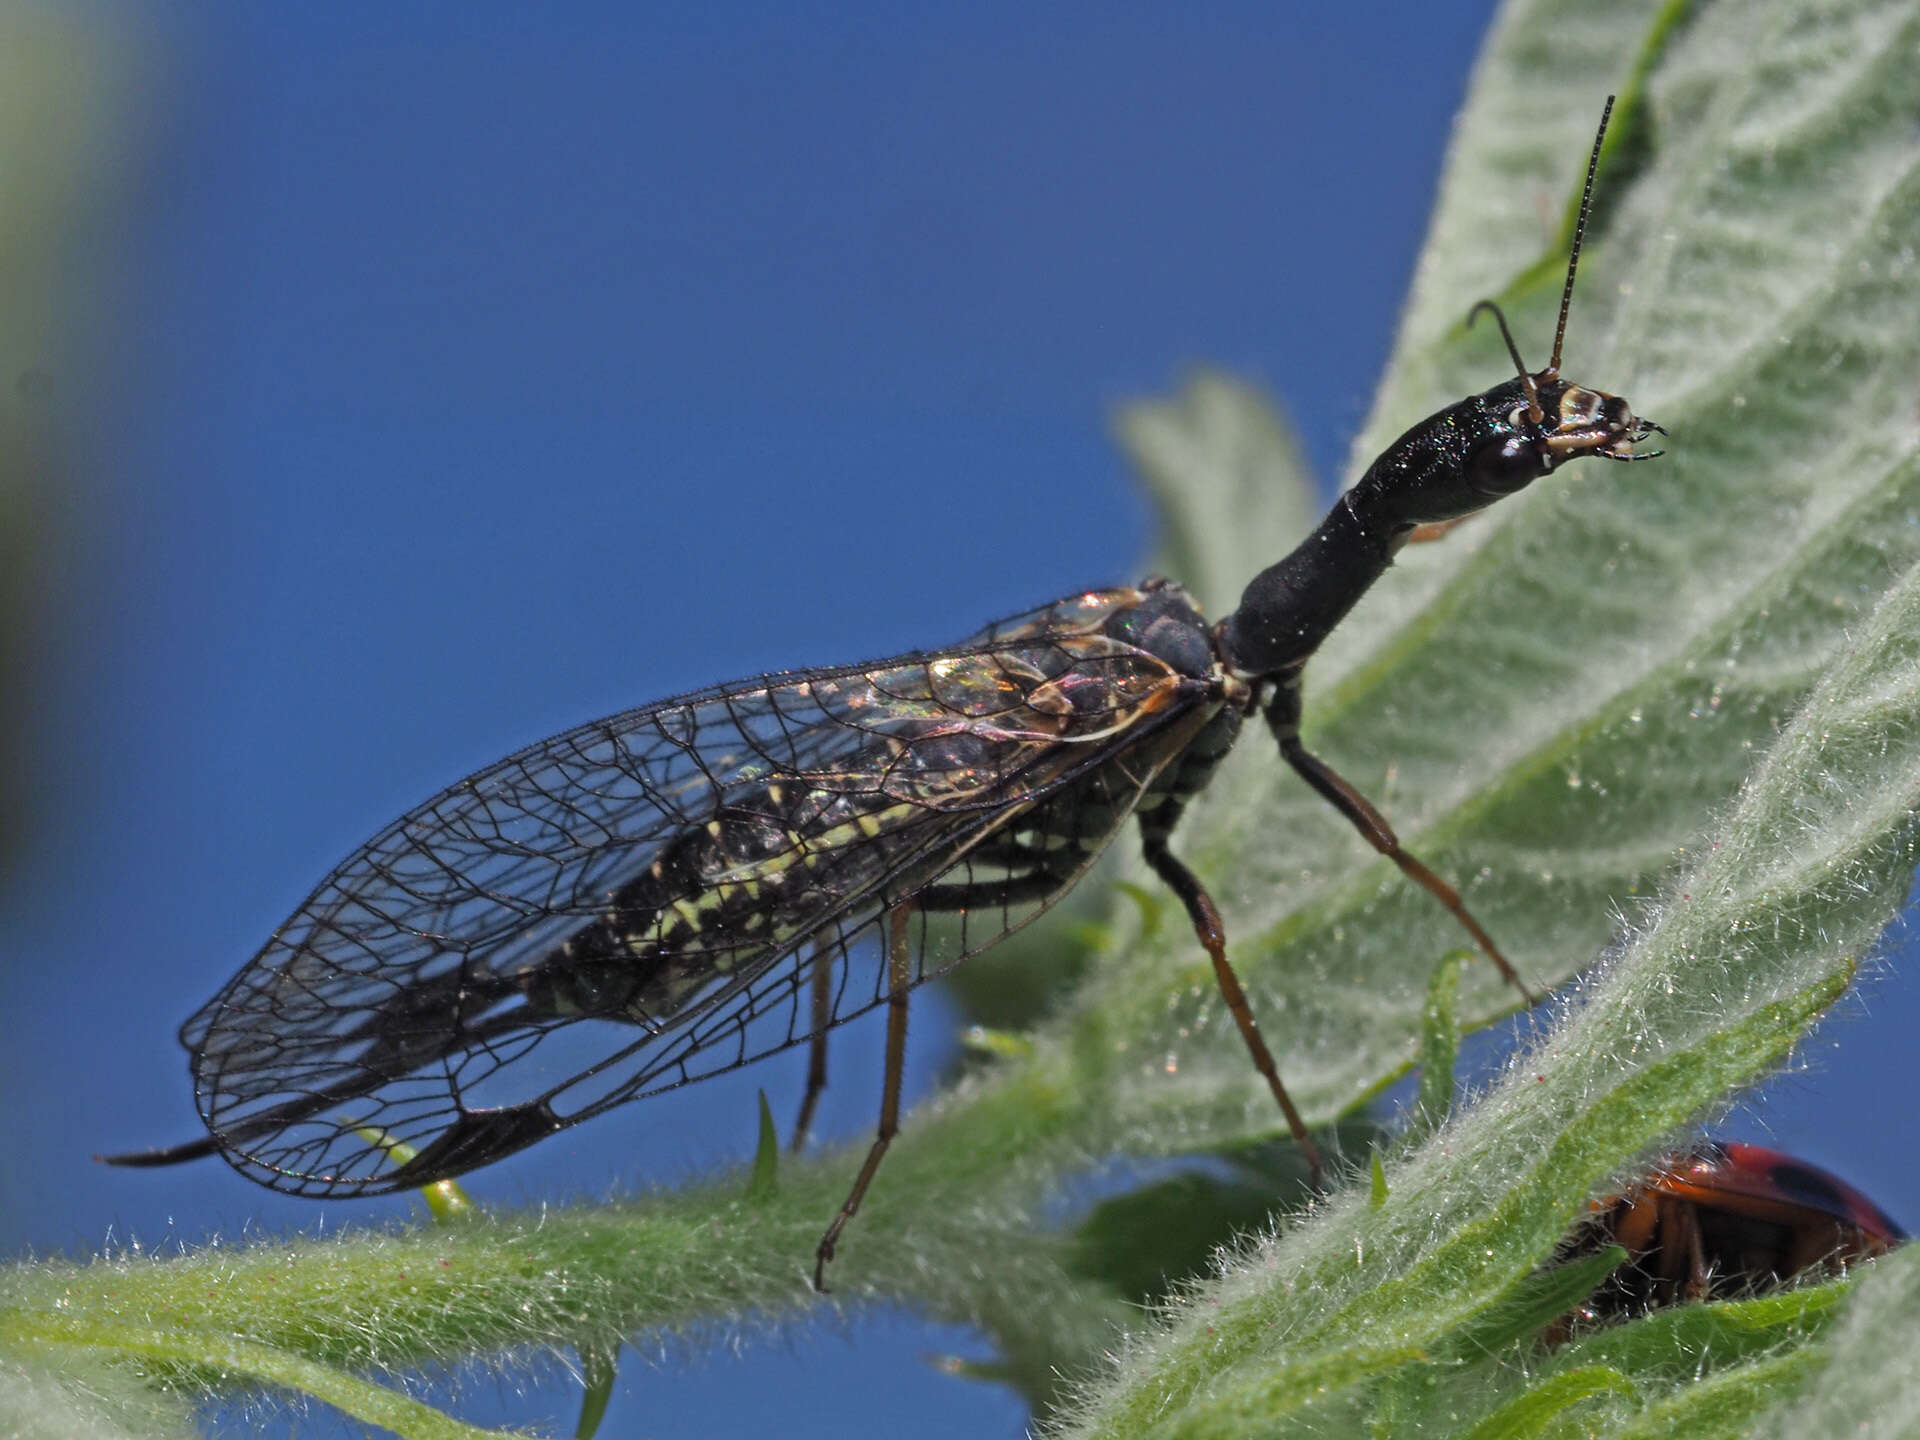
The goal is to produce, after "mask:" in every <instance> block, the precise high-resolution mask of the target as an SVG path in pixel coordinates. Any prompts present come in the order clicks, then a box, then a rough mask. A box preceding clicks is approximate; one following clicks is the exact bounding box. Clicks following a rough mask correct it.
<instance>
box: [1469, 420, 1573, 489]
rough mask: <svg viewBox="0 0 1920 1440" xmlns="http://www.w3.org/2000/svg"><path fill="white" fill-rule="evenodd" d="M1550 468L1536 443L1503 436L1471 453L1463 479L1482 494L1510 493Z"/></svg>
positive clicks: (1513, 436) (1514, 436) (1522, 438)
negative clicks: (1465, 478)
mask: <svg viewBox="0 0 1920 1440" xmlns="http://www.w3.org/2000/svg"><path fill="white" fill-rule="evenodd" d="M1552 468H1553V467H1552V465H1551V464H1550V463H1549V462H1548V460H1547V457H1546V456H1545V455H1544V454H1542V452H1541V447H1540V446H1539V445H1537V444H1535V443H1534V442H1533V441H1531V440H1528V439H1526V438H1525V437H1524V436H1520V435H1506V436H1502V437H1501V438H1500V439H1498V440H1490V441H1488V442H1487V443H1486V444H1485V445H1482V446H1481V447H1480V448H1479V449H1478V450H1476V451H1474V452H1473V458H1472V459H1471V460H1469V461H1468V463H1467V478H1468V481H1469V482H1470V483H1471V484H1472V485H1473V487H1474V488H1475V489H1476V490H1479V491H1481V492H1482V493H1483V494H1487V495H1493V496H1500V495H1511V494H1513V493H1514V491H1516V490H1524V489H1526V488H1527V486H1529V485H1531V484H1532V483H1533V482H1534V481H1535V480H1538V479H1539V478H1540V477H1541V476H1542V475H1544V474H1546V473H1547V471H1548V470H1550V469H1552Z"/></svg>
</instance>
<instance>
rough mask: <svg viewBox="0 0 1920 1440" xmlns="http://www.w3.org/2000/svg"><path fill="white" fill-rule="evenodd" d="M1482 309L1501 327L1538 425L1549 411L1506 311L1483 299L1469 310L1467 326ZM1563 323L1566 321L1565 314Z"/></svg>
mask: <svg viewBox="0 0 1920 1440" xmlns="http://www.w3.org/2000/svg"><path fill="white" fill-rule="evenodd" d="M1482 310H1485V311H1487V312H1489V313H1490V314H1491V315H1492V316H1493V319H1494V323H1495V324H1496V325H1498V326H1499V327H1500V338H1501V339H1502V340H1504V341H1506V342H1507V354H1509V355H1511V356H1512V357H1513V368H1514V369H1515V370H1518V371H1519V372H1520V388H1521V389H1523V390H1525V391H1526V392H1527V418H1528V419H1530V420H1531V421H1533V423H1534V424H1536V425H1538V424H1539V423H1540V422H1541V421H1542V420H1544V419H1545V418H1546V413H1547V412H1546V411H1544V410H1542V409H1541V408H1540V387H1539V386H1538V385H1536V384H1534V383H1533V374H1532V372H1531V371H1529V370H1528V369H1527V362H1526V361H1524V360H1522V359H1521V358H1520V347H1519V346H1518V345H1516V344H1514V343H1513V331H1511V330H1509V329H1508V328H1507V317H1506V314H1505V312H1504V311H1502V310H1501V309H1500V307H1499V306H1498V305H1496V304H1494V303H1493V301H1491V300H1482V301H1481V302H1480V303H1479V304H1477V305H1475V306H1474V307H1473V308H1472V309H1471V310H1469V311H1468V312H1467V328H1468V329H1469V330H1471V329H1472V328H1473V322H1474V321H1475V320H1477V319H1478V318H1479V316H1480V312H1481V311H1482ZM1561 323H1562V324H1565V323H1566V321H1565V317H1564V316H1563V317H1562V319H1561Z"/></svg>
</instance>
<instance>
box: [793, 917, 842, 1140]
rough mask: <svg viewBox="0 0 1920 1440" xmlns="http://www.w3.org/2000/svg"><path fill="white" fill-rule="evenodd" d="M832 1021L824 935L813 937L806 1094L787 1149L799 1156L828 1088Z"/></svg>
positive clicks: (828, 955)
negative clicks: (815, 1112) (811, 1019)
mask: <svg viewBox="0 0 1920 1440" xmlns="http://www.w3.org/2000/svg"><path fill="white" fill-rule="evenodd" d="M832 1019H833V948H832V946H831V945H830V944H829V943H828V941H827V936H826V932H825V931H822V932H821V933H820V934H818V935H816V936H814V937H813V1034H812V1036H811V1037H810V1038H809V1039H808V1041H807V1093H806V1094H805V1095H803V1096H801V1097H800V1114H799V1116H798V1118H796V1119H795V1120H794V1122H793V1139H792V1141H791V1142H790V1143H789V1145H788V1147H787V1148H788V1150H789V1151H790V1152H791V1153H793V1154H795V1155H798V1154H799V1153H800V1152H801V1151H802V1150H804V1149H805V1148H806V1145H807V1131H808V1130H810V1129H812V1128H813V1112H814V1108H815V1107H816V1106H817V1105H819V1103H820V1092H821V1091H822V1090H824V1089H826V1088H827V1025H828V1023H829V1022H830V1021H831V1020H832Z"/></svg>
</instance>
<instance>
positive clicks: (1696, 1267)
mask: <svg viewBox="0 0 1920 1440" xmlns="http://www.w3.org/2000/svg"><path fill="white" fill-rule="evenodd" d="M1663 1201H1664V1204H1665V1206H1666V1210H1667V1223H1666V1226H1665V1227H1664V1228H1665V1232H1666V1233H1665V1236H1664V1239H1665V1242H1666V1246H1667V1251H1668V1253H1669V1255H1671V1256H1672V1259H1671V1260H1670V1261H1669V1262H1668V1268H1669V1269H1672V1270H1678V1269H1680V1268H1681V1267H1682V1266H1684V1267H1685V1272H1684V1273H1685V1279H1684V1281H1683V1283H1682V1284H1681V1286H1680V1298H1681V1299H1683V1300H1685V1301H1686V1302H1687V1303H1688V1304H1697V1303H1698V1302H1700V1301H1702V1300H1704V1299H1706V1298H1707V1291H1708V1289H1709V1287H1710V1286H1711V1285H1712V1283H1713V1275H1712V1273H1711V1272H1710V1271H1709V1270H1708V1269H1707V1251H1706V1241H1705V1237H1704V1236H1702V1235H1701V1233H1700V1208H1699V1206H1697V1205H1695V1204H1694V1203H1693V1202H1692V1201H1691V1200H1687V1199H1683V1198H1682V1197H1680V1196H1678V1195H1674V1196H1667V1197H1663ZM1673 1278H1674V1279H1675V1280H1680V1279H1681V1276H1679V1275H1675V1276H1674V1277H1673Z"/></svg>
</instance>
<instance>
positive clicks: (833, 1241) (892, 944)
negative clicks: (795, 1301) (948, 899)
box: [813, 904, 914, 1295]
mask: <svg viewBox="0 0 1920 1440" xmlns="http://www.w3.org/2000/svg"><path fill="white" fill-rule="evenodd" d="M913 912H914V907H913V906H912V905H910V904H909V905H896V906H895V907H894V909H893V912H892V914H890V915H889V916H888V917H887V919H888V921H889V924H888V934H887V1070H886V1078H885V1079H884V1080H883V1081H882V1082H881V1088H880V1128H879V1129H878V1130H877V1131H876V1132H875V1133H874V1137H873V1144H872V1145H871V1146H870V1147H869V1148H868V1150H867V1159H866V1163H865V1164H863V1165H862V1166H861V1167H860V1173H859V1174H858V1175H857V1176H855V1177H854V1181H853V1189H852V1190H850V1191H848V1192H847V1199H846V1203H845V1204H844V1205H842V1206H841V1207H840V1213H839V1214H838V1215H836V1216H834V1217H833V1223H832V1224H831V1225H829V1226H827V1233H826V1234H824V1235H822V1236H821V1237H820V1244H819V1247H818V1248H817V1249H816V1250H815V1251H814V1252H813V1288H814V1289H815V1290H817V1291H819V1292H820V1293H821V1294H822V1295H825V1294H826V1293H827V1265H828V1264H829V1263H830V1262H831V1261H832V1259H833V1252H834V1250H835V1248H836V1247H837V1246H838V1245H839V1243H840V1232H841V1231H842V1230H844V1229H846V1228H847V1222H848V1221H849V1220H851V1219H853V1217H854V1216H855V1215H857V1214H859V1213H860V1202H861V1201H862V1200H863V1199H865V1198H866V1194H867V1187H868V1186H869V1185H871V1184H872V1183H873V1177H874V1175H875V1174H876V1173H877V1172H878V1171H879V1169H880V1162H881V1161H882V1160H883V1159H885V1158H886V1154H887V1146H888V1145H890V1144H892V1143H893V1137H894V1136H895V1135H896V1134H898V1133H899V1130H900V1080H901V1075H902V1073H903V1072H904V1071H905V1069H906V1063H907V994H908V992H909V991H910V990H911V989H912V985H913V951H912V948H911V947H910V946H909V945H908V944H907V922H908V921H909V920H910V919H912V917H913Z"/></svg>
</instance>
